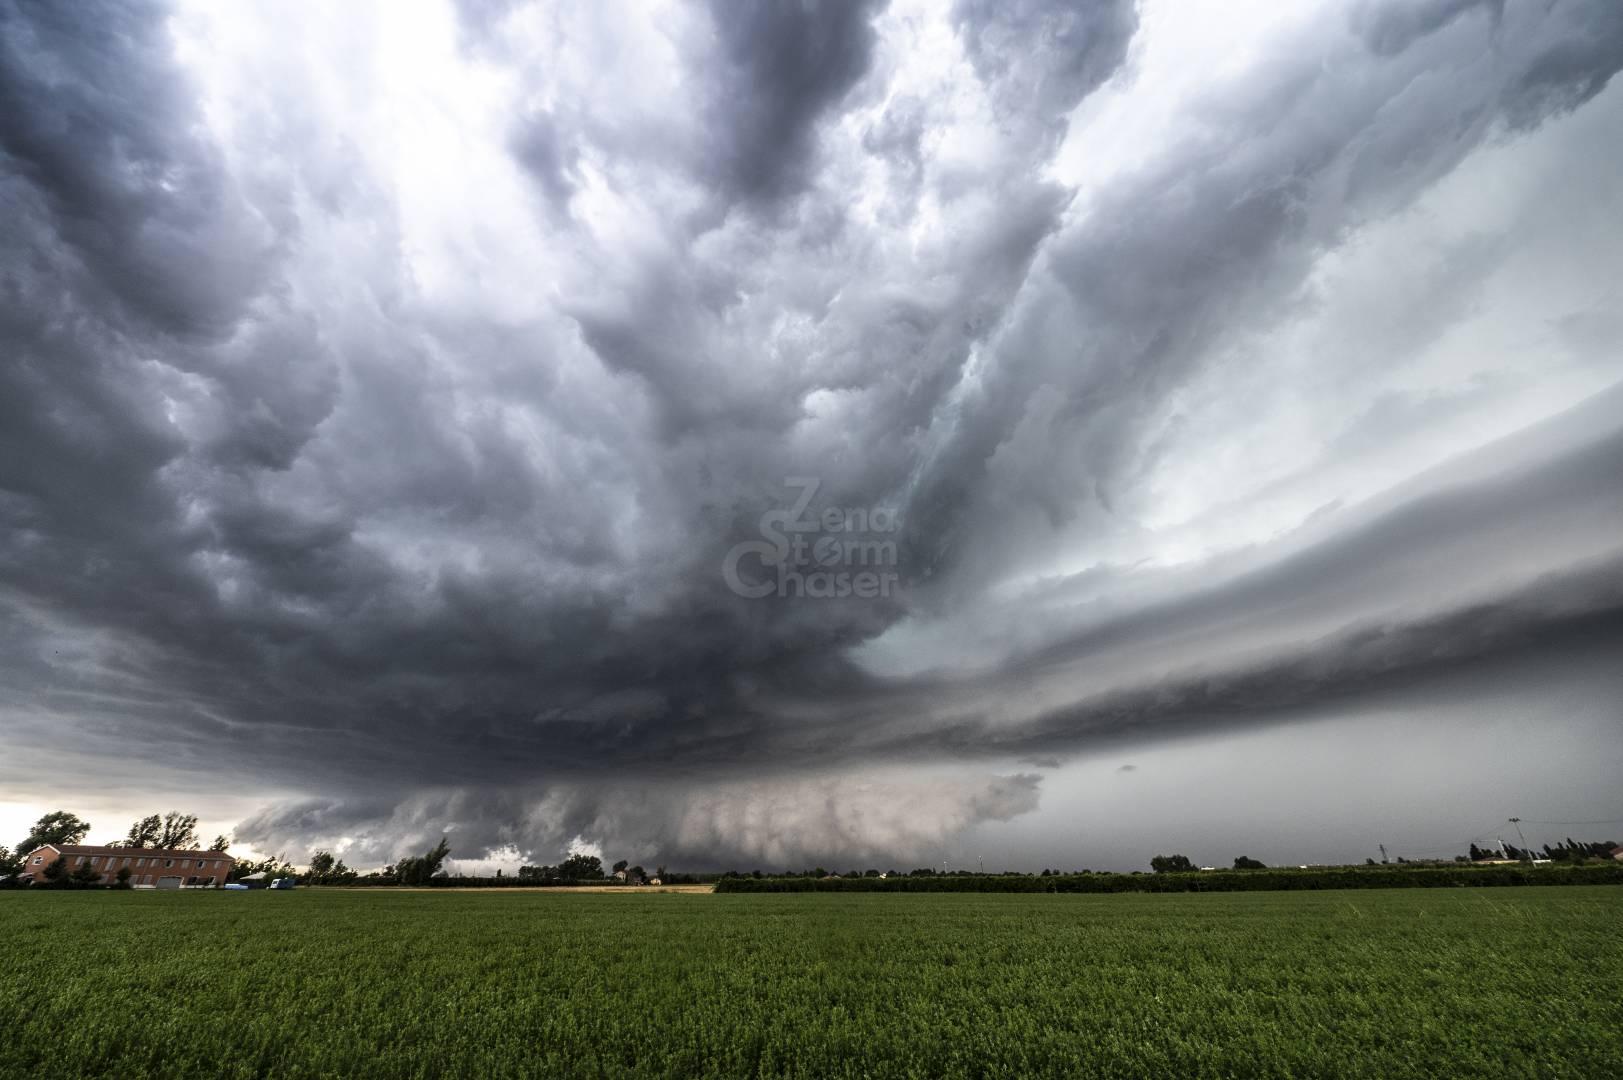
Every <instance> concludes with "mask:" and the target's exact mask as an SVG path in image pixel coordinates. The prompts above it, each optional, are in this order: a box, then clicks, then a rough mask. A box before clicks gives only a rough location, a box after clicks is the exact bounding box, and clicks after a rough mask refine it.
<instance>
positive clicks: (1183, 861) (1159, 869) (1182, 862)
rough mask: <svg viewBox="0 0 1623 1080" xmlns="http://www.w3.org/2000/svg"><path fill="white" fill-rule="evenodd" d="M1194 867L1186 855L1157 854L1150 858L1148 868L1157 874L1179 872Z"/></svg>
mask: <svg viewBox="0 0 1623 1080" xmlns="http://www.w3.org/2000/svg"><path fill="white" fill-rule="evenodd" d="M1194 868H1195V864H1194V863H1192V862H1190V861H1189V856H1187V855H1157V856H1156V857H1155V858H1153V859H1151V860H1150V869H1151V870H1154V871H1155V872H1156V873H1157V874H1181V873H1183V872H1184V871H1186V870H1193V869H1194Z"/></svg>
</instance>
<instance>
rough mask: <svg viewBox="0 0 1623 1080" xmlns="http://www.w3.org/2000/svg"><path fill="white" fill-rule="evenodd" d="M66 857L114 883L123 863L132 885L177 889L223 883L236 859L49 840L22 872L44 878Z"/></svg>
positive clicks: (69, 862) (72, 866)
mask: <svg viewBox="0 0 1623 1080" xmlns="http://www.w3.org/2000/svg"><path fill="white" fill-rule="evenodd" d="M59 858H61V859H66V860H67V865H68V869H69V870H70V871H72V870H76V869H78V868H79V867H80V866H81V865H83V864H84V863H85V862H87V861H88V862H89V863H90V867H91V869H93V870H96V871H98V872H100V874H101V878H102V883H103V884H111V883H112V882H113V881H114V879H116V878H117V876H118V872H119V870H120V869H122V868H123V867H126V866H127V867H129V869H130V884H131V885H150V886H152V887H154V888H158V889H178V888H180V887H181V886H182V885H224V884H225V881H226V876H227V875H228V874H230V873H231V867H232V866H234V865H236V860H235V859H233V858H232V857H231V856H229V855H227V854H226V853H225V852H223V851H169V850H164V849H162V848H133V847H98V846H96V845H93V844H61V845H57V844H46V845H45V846H44V847H37V848H35V849H34V850H33V851H30V852H29V853H28V854H27V856H25V862H24V864H23V874H24V876H26V877H31V878H33V879H34V880H35V881H36V882H39V881H43V880H44V877H45V868H46V867H47V866H49V865H51V863H53V862H55V861H56V860H57V859H59Z"/></svg>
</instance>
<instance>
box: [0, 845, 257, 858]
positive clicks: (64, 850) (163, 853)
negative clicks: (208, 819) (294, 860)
mask: <svg viewBox="0 0 1623 1080" xmlns="http://www.w3.org/2000/svg"><path fill="white" fill-rule="evenodd" d="M46 848H50V849H51V850H52V851H55V852H57V853H58V854H60V855H118V856H123V855H132V856H133V855H140V856H143V857H145V858H148V859H150V858H152V857H153V856H159V857H162V858H169V859H230V858H232V856H231V855H229V854H227V853H226V852H224V851H181V850H179V849H177V848H138V847H118V846H116V845H113V844H44V845H41V846H40V847H37V848H35V849H34V851H30V852H29V853H28V854H29V855H32V854H34V852H35V851H44V850H45V849H46Z"/></svg>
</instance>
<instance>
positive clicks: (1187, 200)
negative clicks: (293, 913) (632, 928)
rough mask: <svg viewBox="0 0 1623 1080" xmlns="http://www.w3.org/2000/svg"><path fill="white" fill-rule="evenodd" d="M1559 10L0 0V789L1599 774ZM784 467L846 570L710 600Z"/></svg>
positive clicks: (901, 811)
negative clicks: (814, 584) (872, 581)
mask: <svg viewBox="0 0 1623 1080" xmlns="http://www.w3.org/2000/svg"><path fill="white" fill-rule="evenodd" d="M1619 66H1623V7H1619V5H1617V4H1616V3H1613V2H1612V0H1555V2H1553V3H1552V2H1546V0H1479V2H1473V0H1426V2H1417V0H1353V2H1332V0H1314V2H1310V3H1302V4H1291V5H1279V4H1275V3H1267V2H1261V0H1258V2H1254V3H1238V4H1236V3H1216V2H1214V3H1209V4H1208V3H1173V2H1170V0H1144V2H1142V3H1136V4H1135V3H1133V2H1132V0H1093V2H1083V3H1057V2H1056V3H1049V2H1045V0H1019V2H1015V3H982V2H979V0H960V2H958V3H956V4H931V3H924V2H922V0H892V2H890V3H888V4H887V3H883V2H872V3H870V2H864V3H854V2H853V3H814V4H804V3H800V2H786V3H781V4H777V3H764V4H760V5H748V6H745V7H738V6H736V5H732V4H721V3H717V4H711V5H694V4H671V5H655V7H654V8H653V9H647V8H646V7H645V6H642V5H636V6H635V10H633V6H632V5H626V10H621V5H619V4H617V3H612V2H611V3H607V4H599V5H556V6H554V5H548V4H541V3H523V2H518V0H511V2H491V0H485V2H472V0H465V2H463V3H460V4H452V3H446V2H431V0H424V2H422V3H411V4H402V5H378V6H375V7H374V6H367V5H348V6H344V7H341V8H337V9H332V8H327V7H321V6H317V7H314V8H313V9H312V10H311V11H309V12H306V13H291V12H288V11H286V10H284V9H283V8H282V7H280V6H278V8H276V9H275V10H272V9H271V8H268V7H267V8H263V9H255V8H247V9H240V8H239V9H232V10H230V11H226V10H224V9H221V8H219V7H218V6H216V5H212V4H207V3H201V2H195V3H194V2H176V3H174V4H168V3H158V2H152V3H118V4H107V5H101V4H96V3H81V4H73V5H33V4H26V3H16V2H10V0H0V208H3V210H4V214H5V220H6V221H7V222H8V223H10V225H9V227H8V229H7V230H5V232H4V233H3V234H0V344H3V346H4V352H3V357H0V750H3V751H4V755H5V761H6V770H7V782H6V784H5V786H4V790H3V792H0V799H3V802H0V824H4V823H7V822H14V821H21V820H22V819H25V818H26V817H28V816H29V815H30V814H33V813H35V812H37V811H38V810H39V809H41V808H49V807H54V806H56V805H58V804H61V805H66V806H69V807H72V808H81V807H82V808H83V809H82V810H81V812H82V813H85V814H86V816H89V817H91V818H92V820H93V821H94V822H95V823H96V825H97V830H96V834H95V835H97V836H100V835H102V834H103V832H104V830H105V832H106V834H108V835H111V834H113V833H117V832H121V831H122V829H123V826H124V825H125V824H126V823H127V821H126V819H128V818H130V817H133V816H135V815H136V814H137V813H144V812H149V811H150V810H152V809H158V808H160V805H161V807H163V808H167V807H168V806H169V805H170V804H174V805H176V806H179V807H181V808H183V809H196V810H198V811H200V812H202V813H204V815H205V817H206V818H207V820H208V822H210V823H213V824H216V825H217V826H218V827H220V828H228V827H234V828H235V832H236V835H237V837H238V839H239V842H240V843H241V844H243V845H244V846H246V847H252V848H254V849H257V850H262V851H269V850H286V851H288V852H289V853H291V854H294V855H295V856H297V855H301V854H302V853H304V852H306V851H308V850H309V849H310V848H312V847H313V846H337V847H339V848H340V849H341V850H343V851H344V852H346V853H347V854H348V856H349V857H350V860H351V861H352V862H354V863H358V864H361V865H373V864H377V863H381V862H384V861H388V860H389V859H392V858H393V857H395V856H396V855H398V854H399V853H400V852H401V851H402V850H404V849H405V848H406V847H408V846H413V845H418V844H423V843H425V842H431V840H432V838H433V837H435V836H437V835H438V833H439V832H440V831H441V830H442V829H449V830H450V831H451V832H452V846H453V848H454V850H455V851H456V854H458V855H459V856H462V857H464V858H466V859H468V860H479V859H487V860H494V861H495V862H496V863H500V864H504V865H505V864H511V863H513V862H516V861H519V860H522V859H532V860H546V861H550V860H552V859H554V858H556V856H557V854H558V853H559V852H561V851H563V850H566V849H567V848H568V847H569V846H570V845H571V844H575V845H577V846H579V845H582V844H585V845H595V846H598V847H601V848H602V849H604V850H606V851H610V852H614V853H617V854H623V855H626V856H628V857H633V858H638V859H642V860H645V861H646V860H648V859H655V858H658V859H660V860H661V861H668V862H672V863H686V864H688V865H732V864H743V865H764V866H775V865H779V864H782V865H789V864H796V865H798V864H800V863H802V862H805V863H810V862H817V861H821V862H824V863H828V862H830V861H832V862H837V863H840V864H841V865H845V864H846V863H849V862H853V861H858V860H861V861H867V862H885V863H892V864H897V865H900V864H902V863H917V862H921V861H939V860H940V859H941V858H943V857H947V858H951V857H959V856H962V855H963V853H964V851H965V850H967V848H968V847H969V846H973V845H975V844H979V843H986V842H988V841H990V840H993V839H995V840H996V841H997V843H998V844H999V845H1000V850H1002V851H1004V852H1006V853H1007V854H1006V856H1005V858H1006V860H1007V861H1008V862H1009V863H1010V865H1018V866H1021V867H1026V868H1036V867H1039V866H1043V865H1062V864H1063V865H1065V866H1082V865H1092V866H1122V867H1125V866H1130V865H1136V864H1137V863H1138V862H1141V861H1142V859H1140V857H1139V855H1142V857H1143V858H1147V857H1148V855H1149V854H1150V853H1151V852H1150V850H1149V848H1151V847H1156V846H1166V845H1175V844H1179V843H1185V844H1186V845H1187V846H1190V847H1195V846H1200V847H1201V848H1202V853H1201V854H1200V856H1199V857H1200V858H1202V859H1215V858H1224V859H1227V858H1232V856H1233V855H1234V854H1239V853H1242V851H1243V852H1245V853H1250V854H1254V855H1259V856H1260V857H1264V858H1274V859H1302V860H1306V859H1332V858H1352V857H1360V858H1361V857H1363V855H1364V854H1366V853H1367V851H1366V849H1368V847H1369V840H1370V837H1372V836H1374V837H1376V839H1379V838H1380V837H1386V838H1387V839H1388V840H1390V841H1393V842H1392V843H1391V844H1390V845H1389V846H1393V847H1394V848H1396V847H1401V845H1402V843H1403V842H1405V841H1404V840H1403V837H1402V835H1400V834H1403V835H1407V836H1410V837H1420V836H1426V837H1430V836H1435V835H1443V836H1453V834H1455V833H1459V834H1460V835H1461V837H1462V838H1464V837H1470V836H1471V835H1472V833H1473V831H1474V830H1475V825H1474V824H1473V825H1467V824H1466V822H1473V823H1475V822H1477V819H1479V818H1480V819H1483V820H1493V819H1496V818H1503V817H1505V816H1509V815H1510V814H1515V813H1521V814H1522V816H1526V817H1529V818H1533V817H1536V816H1539V815H1543V816H1544V817H1545V818H1547V819H1548V820H1552V821H1554V820H1565V819H1566V818H1565V817H1563V815H1566V816H1575V817H1577V818H1581V819H1586V820H1587V819H1590V818H1611V817H1614V816H1620V815H1623V803H1620V802H1618V801H1617V799H1616V797H1615V795H1613V794H1612V792H1613V789H1614V788H1615V784H1613V783H1612V781H1611V779H1610V778H1611V777H1615V775H1616V767H1617V765H1618V764H1619V761H1618V758H1617V753H1616V749H1615V748H1616V746H1617V745H1618V738H1617V736H1618V735H1620V734H1623V714H1620V712H1619V705H1618V704H1617V703H1618V702H1619V701H1620V700H1623V697H1620V696H1619V695H1618V693H1617V686H1616V681H1615V677H1614V676H1613V675H1612V674H1611V666H1612V665H1611V664H1610V663H1609V660H1610V658H1612V657H1614V656H1616V655H1618V653H1619V649H1620V647H1623V540H1620V537H1623V484H1620V483H1619V481H1618V477H1619V476H1620V475H1623V388H1620V386H1619V384H1620V381H1623V351H1620V350H1623V315H1620V314H1619V313H1620V312H1623V293H1620V289H1623V286H1619V284H1618V283H1619V282H1620V281H1623V233H1620V232H1619V230H1617V228H1616V227H1615V225H1614V224H1613V223H1615V222H1616V221H1619V220H1623V153H1620V152H1619V151H1618V149H1617V140H1616V138H1615V133H1616V131H1617V130H1619V127H1620V125H1623V91H1620V90H1619V88H1618V87H1617V86H1615V85H1613V81H1614V80H1613V78H1612V77H1613V75H1614V73H1615V72H1616V70H1617V69H1618V67H1619ZM801 480H807V481H815V483H816V489H815V493H814V494H813V495H812V497H811V499H810V501H809V502H808V503H807V504H806V505H805V506H804V507H797V506H796V499H797V493H798V492H799V491H800V490H803V486H797V484H798V482H799V481H801ZM795 510H800V511H801V515H800V517H801V520H802V521H803V522H813V523H819V524H818V527H817V528H816V529H815V530H811V529H807V530H805V531H803V533H802V534H801V535H803V536H804V537H806V538H807V539H810V540H816V539H820V538H821V539H824V540H832V541H834V542H839V541H843V540H854V541H856V542H857V544H858V547H857V548H856V549H840V548H838V547H836V548H835V549H834V553H833V554H832V555H829V553H828V551H826V550H824V549H815V550H817V551H818V552H820V553H821V554H817V555H806V556H796V559H797V560H799V561H796V562H795V563H794V565H795V567H796V568H797V569H798V570H800V571H804V572H807V573H814V572H816V571H817V570H827V571H831V572H835V571H849V572H851V573H860V572H863V571H866V570H868V569H870V567H868V565H867V563H865V562H864V563H861V564H860V565H859V563H858V558H859V556H860V557H861V558H864V559H865V558H867V556H868V555H869V554H873V553H874V552H878V553H879V554H880V555H882V556H886V557H889V556H893V557H894V565H891V563H890V562H888V561H887V562H883V564H882V565H879V564H876V565H875V566H874V567H872V568H871V569H873V570H875V571H877V570H881V569H882V570H885V571H886V572H889V573H893V574H894V577H895V582H894V584H895V587H894V588H890V587H888V586H887V587H886V588H884V589H883V590H878V589H875V590H868V591H867V592H866V594H864V592H863V591H861V590H852V591H851V594H850V595H843V596H837V597H818V596H802V595H779V594H778V593H777V592H774V593H773V594H772V595H767V596H763V597H760V598H753V597H751V596H747V595H742V594H741V593H742V592H744V591H747V589H740V588H737V587H734V586H736V585H737V584H738V582H737V580H733V581H731V582H730V580H729V573H728V572H725V571H724V568H725V567H727V566H731V565H739V564H738V563H729V561H728V560H729V552H734V554H735V556H736V553H737V550H739V549H737V545H740V544H746V545H748V544H750V543H752V542H753V543H755V544H757V545H759V544H761V542H762V541H763V539H764V538H765V539H770V537H771V536H773V535H775V534H774V532H773V531H772V530H773V528H777V529H779V533H780V534H781V530H782V527H783V525H784V523H785V522H786V521H788V520H790V519H789V517H788V516H787V515H788V513H789V512H791V511H795ZM876 511H877V512H880V513H882V515H884V516H883V517H879V516H875V514H876ZM826 512H832V517H830V518H828V519H827V520H828V521H833V522H840V523H845V524H849V523H850V522H852V521H861V522H863V523H864V524H863V526H862V531H860V532H858V533H845V532H841V531H840V530H839V529H838V528H836V527H832V526H829V525H826V524H821V523H822V522H824V520H825V519H824V518H823V517H822V515H823V514H825V513H826ZM774 515H776V516H774ZM881 520H884V521H886V524H885V526H884V527H879V526H877V525H875V524H874V523H875V522H878V521H881ZM772 522H776V523H777V525H776V526H771V525H770V523H772ZM892 524H894V526H895V527H894V528H891V527H890V526H891V525H892ZM792 531H793V530H790V532H792ZM869 542H872V543H875V544H880V545H883V548H882V550H881V549H877V548H876V549H872V551H870V550H869V549H865V548H863V547H861V545H862V544H866V543H869ZM842 551H843V554H842V553H841V552H842ZM824 555H828V558H827V559H826V560H824V561H818V560H821V559H824ZM741 564H742V565H743V566H744V567H745V569H746V572H745V573H744V578H745V579H746V580H745V585H752V584H759V583H763V582H764V583H766V584H767V585H773V584H775V582H776V579H775V577H774V575H775V573H776V570H775V568H774V567H773V566H772V565H770V564H765V563H762V562H761V560H760V558H759V552H758V550H756V551H755V552H754V553H752V554H747V555H745V557H744V558H743V559H742V563H741ZM786 565H787V564H786ZM814 591H815V590H814ZM1484 724H1485V725H1488V726H1490V727H1491V728H1492V730H1493V731H1494V732H1496V733H1498V734H1496V735H1495V740H1497V741H1492V742H1490V743H1488V744H1487V745H1488V746H1490V747H1491V749H1484V745H1485V744H1484V742H1483V740H1482V738H1481V728H1480V725H1484ZM1518 725H1521V728H1520V730H1522V731H1523V732H1524V733H1525V740H1526V742H1527V744H1528V746H1535V747H1536V749H1532V750H1529V749H1527V748H1525V747H1523V746H1521V745H1520V744H1519V741H1518V742H1517V745H1511V744H1510V743H1511V740H1510V737H1509V735H1508V734H1506V733H1507V732H1510V731H1512V730H1516V729H1517V726H1518ZM1192 754H1193V755H1197V756H1196V757H1191V756H1190V755H1192ZM1327 754H1328V755H1331V757H1332V758H1334V759H1335V760H1337V761H1343V762H1345V763H1346V767H1345V768H1327V767H1326V764H1325V762H1326V760H1327V757H1326V755H1327ZM1393 760H1403V761H1408V762H1412V763H1414V767H1413V768H1412V769H1407V770H1398V771H1397V772H1394V773H1387V774H1384V775H1386V776H1388V777H1396V778H1398V779H1391V780H1390V781H1389V782H1388V781H1386V780H1383V781H1380V782H1373V781H1372V779H1371V776H1372V771H1378V770H1377V765H1376V763H1378V762H1391V761H1393ZM1198 761H1203V762H1206V763H1208V764H1209V765H1210V768H1209V769H1205V770H1200V769H1198V768H1197V769H1194V771H1193V772H1191V769H1192V768H1194V766H1193V765H1192V763H1193V762H1198ZM1129 764H1130V765H1133V766H1134V767H1133V768H1132V769H1125V768H1123V766H1125V765H1129ZM1459 770H1464V771H1465V772H1466V773H1467V774H1468V776H1469V777H1471V778H1474V779H1469V780H1467V779H1461V778H1460V777H1459V775H1458V771H1459ZM1443 774H1446V775H1449V776H1450V777H1452V779H1450V780H1448V781H1447V782H1446V783H1445V782H1437V781H1435V780H1433V779H1428V778H1435V777H1437V776H1439V775H1443ZM1173 777H1178V778H1180V779H1179V781H1178V782H1176V783H1173V782H1171V780H1170V778H1173ZM1305 778H1312V782H1307V781H1306V779H1305ZM1553 783H1560V784H1562V787H1563V790H1562V791H1561V792H1560V793H1559V798H1557V797H1556V796H1555V794H1553V793H1552V792H1551V790H1550V787H1551V785H1552V784H1553ZM1557 803H1559V806H1558V805H1556V804H1557ZM1225 807H1228V808H1229V809H1227V810H1225V809H1224V808H1225ZM1535 807H1542V808H1543V809H1538V810H1536V811H1535V810H1534V808H1535ZM1332 808H1334V810H1335V812H1334V813H1332V812H1331V809H1332ZM1084 809H1085V811H1086V813H1087V814H1088V815H1089V816H1090V818H1091V819H1094V820H1098V819H1101V818H1108V819H1109V821H1110V822H1111V827H1110V829H1109V830H1108V836H1109V839H1108V840H1106V839H1104V838H1103V837H1102V835H1101V837H1100V838H1098V839H1095V838H1093V834H1079V833H1078V832H1077V830H1076V828H1075V826H1074V822H1075V818H1076V815H1077V814H1079V813H1082V812H1083V811H1084ZM1377 810H1378V811H1379V818H1380V820H1379V821H1378V822H1376V823H1374V824H1375V825H1376V826H1378V827H1372V822H1371V820H1370V814H1372V813H1374V812H1376V811H1377ZM1304 822H1315V823H1318V824H1316V825H1315V826H1314V827H1313V828H1312V829H1306V830H1305V829H1304V828H1303V827H1302V823H1304ZM14 831H15V829H14ZM1599 831H1602V832H1604V831H1605V830H1604V829H1601V830H1599ZM1619 831H1620V830H1619V828H1614V829H1613V830H1612V832H1613V833H1616V832H1619ZM1377 833H1378V834H1379V836H1377V835H1376V834H1377ZM1557 833H1559V830H1557ZM0 839H4V838H3V837H0ZM1090 845H1091V846H1090ZM1230 847H1232V848H1234V849H1235V850H1233V851H1229V850H1228V848H1230ZM1140 849H1142V850H1140ZM1208 849H1212V850H1208ZM1134 852H1139V854H1137V855H1135V854H1134ZM1050 853H1051V854H1050ZM1191 854H1192V855H1193V854H1195V852H1193V851H1192V852H1191Z"/></svg>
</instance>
